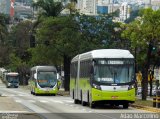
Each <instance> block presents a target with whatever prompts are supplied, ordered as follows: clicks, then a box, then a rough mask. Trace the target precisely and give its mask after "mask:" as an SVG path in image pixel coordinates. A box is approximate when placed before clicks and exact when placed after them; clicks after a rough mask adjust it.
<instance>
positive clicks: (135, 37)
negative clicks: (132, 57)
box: [122, 9, 160, 63]
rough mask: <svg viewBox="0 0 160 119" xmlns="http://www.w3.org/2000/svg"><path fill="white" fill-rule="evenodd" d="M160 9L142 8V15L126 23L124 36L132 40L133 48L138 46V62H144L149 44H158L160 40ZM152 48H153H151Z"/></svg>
mask: <svg viewBox="0 0 160 119" xmlns="http://www.w3.org/2000/svg"><path fill="white" fill-rule="evenodd" d="M159 19H160V10H157V11H153V10H152V9H142V10H141V11H140V17H138V18H137V19H136V20H135V21H133V22H131V23H129V24H127V25H126V30H124V32H123V34H122V37H126V38H127V39H130V40H131V46H132V48H133V49H134V48H137V51H138V53H137V54H138V56H137V60H138V63H144V61H146V58H147V53H146V51H147V50H148V47H149V44H151V45H152V46H156V44H158V42H159V41H160V39H159V38H160V21H159ZM151 50H152V49H151Z"/></svg>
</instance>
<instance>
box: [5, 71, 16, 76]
mask: <svg viewBox="0 0 160 119" xmlns="http://www.w3.org/2000/svg"><path fill="white" fill-rule="evenodd" d="M6 75H13V76H17V75H19V73H18V72H8V73H6Z"/></svg>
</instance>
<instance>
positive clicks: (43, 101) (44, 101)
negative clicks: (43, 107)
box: [40, 100, 48, 103]
mask: <svg viewBox="0 0 160 119" xmlns="http://www.w3.org/2000/svg"><path fill="white" fill-rule="evenodd" d="M40 102H42V103H47V102H48V101H46V100H40Z"/></svg>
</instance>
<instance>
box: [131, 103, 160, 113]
mask: <svg viewBox="0 0 160 119" xmlns="http://www.w3.org/2000/svg"><path fill="white" fill-rule="evenodd" d="M131 107H134V108H137V109H141V110H146V111H151V112H155V113H160V108H154V107H149V106H143V105H136V104H131Z"/></svg>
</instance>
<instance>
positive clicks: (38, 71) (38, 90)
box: [29, 66, 58, 95]
mask: <svg viewBox="0 0 160 119" xmlns="http://www.w3.org/2000/svg"><path fill="white" fill-rule="evenodd" d="M29 85H30V89H31V94H34V95H38V94H51V95H56V94H57V92H58V78H57V69H56V68H55V67H54V66H35V67H32V68H31V72H30V80H29Z"/></svg>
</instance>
